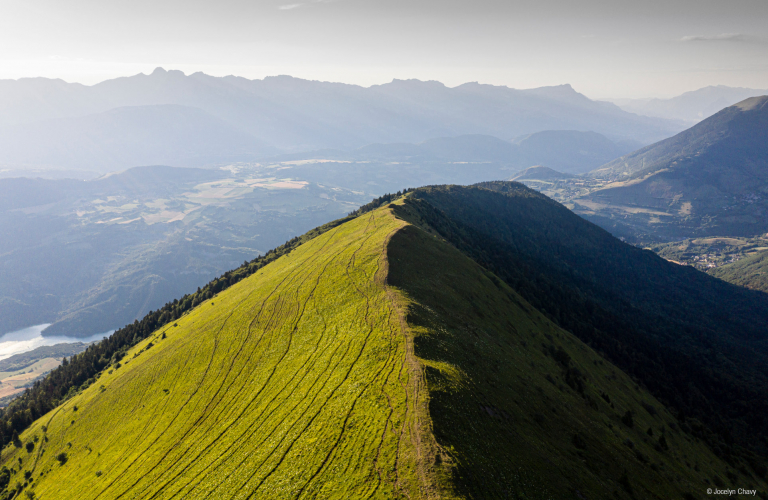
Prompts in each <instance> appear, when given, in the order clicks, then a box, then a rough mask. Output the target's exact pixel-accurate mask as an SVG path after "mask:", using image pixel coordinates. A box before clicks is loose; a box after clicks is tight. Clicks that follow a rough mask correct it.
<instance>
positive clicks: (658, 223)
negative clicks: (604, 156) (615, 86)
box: [575, 96, 768, 239]
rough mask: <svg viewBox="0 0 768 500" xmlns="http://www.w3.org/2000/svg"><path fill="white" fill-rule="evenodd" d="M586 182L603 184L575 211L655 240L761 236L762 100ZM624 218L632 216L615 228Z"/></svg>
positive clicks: (765, 168) (766, 105) (766, 102)
mask: <svg viewBox="0 0 768 500" xmlns="http://www.w3.org/2000/svg"><path fill="white" fill-rule="evenodd" d="M590 176H591V177H593V178H596V179H599V180H603V181H606V182H608V184H607V185H606V186H605V187H603V188H602V189H598V190H597V191H594V192H592V193H590V194H589V195H587V196H586V197H584V198H583V199H577V200H575V201H576V203H577V204H583V205H584V207H582V208H589V209H591V210H595V211H597V215H598V216H602V217H609V218H615V219H617V220H618V221H619V222H625V223H627V224H630V225H634V226H637V227H638V228H642V229H643V230H644V231H646V232H654V233H656V234H657V235H659V236H661V237H663V238H670V237H671V238H672V239H674V238H684V237H693V236H704V235H731V236H754V235H756V234H758V233H761V232H766V231H767V230H768V219H766V218H765V213H766V210H768V199H767V198H766V190H767V189H768V96H762V97H753V98H750V99H747V100H745V101H742V102H740V103H738V104H736V105H734V106H730V107H728V108H725V109H723V110H722V111H720V112H719V113H717V114H715V115H714V116H712V117H710V118H708V119H706V120H704V121H702V122H701V123H699V124H697V125H695V126H694V127H692V128H690V129H688V130H686V131H685V132H681V133H680V134H678V135H676V136H674V137H671V138H669V139H666V140H664V141H661V142H659V143H656V144H653V145H651V146H647V147H645V148H643V149H640V150H638V151H636V152H634V153H632V154H630V155H627V156H624V157H621V158H619V159H617V160H614V161H612V162H610V163H608V164H607V165H604V166H603V167H601V168H599V169H597V170H594V171H592V172H591V173H590ZM628 214H640V215H638V216H635V215H630V220H628V221H622V220H621V219H623V218H626V217H627V215H628Z"/></svg>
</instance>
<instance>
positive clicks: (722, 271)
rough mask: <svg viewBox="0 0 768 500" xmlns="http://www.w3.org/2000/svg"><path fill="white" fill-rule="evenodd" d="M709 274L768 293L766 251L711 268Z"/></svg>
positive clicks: (767, 252)
mask: <svg viewBox="0 0 768 500" xmlns="http://www.w3.org/2000/svg"><path fill="white" fill-rule="evenodd" d="M709 274H711V275H712V276H716V277H718V278H720V279H721V280H723V281H727V282H729V283H733V284H734V285H739V286H745V287H747V288H751V289H753V290H761V291H763V292H766V293H768V251H762V252H758V253H756V254H754V255H750V256H748V257H745V258H743V259H741V260H738V261H736V262H734V263H732V264H726V265H724V266H720V267H718V268H715V269H712V270H711V271H709Z"/></svg>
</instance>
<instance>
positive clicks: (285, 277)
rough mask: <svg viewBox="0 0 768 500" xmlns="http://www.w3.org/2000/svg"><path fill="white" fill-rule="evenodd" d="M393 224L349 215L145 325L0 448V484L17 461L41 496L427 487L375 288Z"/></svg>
mask: <svg viewBox="0 0 768 500" xmlns="http://www.w3.org/2000/svg"><path fill="white" fill-rule="evenodd" d="M401 225H402V222H399V221H397V220H396V219H394V217H392V216H391V214H390V213H389V212H387V211H377V212H373V213H371V214H366V215H364V216H361V217H359V218H357V219H355V220H353V221H351V222H349V223H347V224H344V225H342V226H339V227H337V228H335V229H333V230H331V231H328V232H327V233H325V234H323V235H321V236H319V237H317V238H315V239H313V240H311V241H310V242H308V243H306V244H304V245H302V246H301V247H300V248H298V249H296V250H294V251H293V252H292V253H290V254H289V255H286V256H284V257H282V258H280V259H278V260H277V261H275V262H274V263H272V264H270V265H269V266H267V267H265V268H264V269H262V270H260V271H259V272H257V273H256V274H255V275H253V276H251V277H249V278H248V279H245V280H243V281H242V282H240V283H238V284H236V285H234V286H233V287H231V288H230V289H228V290H226V291H224V292H222V293H220V294H219V295H218V296H216V297H213V298H212V299H211V300H209V301H206V302H204V303H202V304H201V305H200V306H198V307H197V308H196V309H194V310H193V311H192V312H191V313H189V314H187V315H185V316H183V317H182V318H181V319H179V320H178V321H177V322H176V324H175V325H174V324H169V325H167V326H166V327H164V328H162V329H160V330H159V331H157V332H156V333H155V334H154V335H153V336H152V337H151V338H149V339H146V340H145V341H143V342H141V343H140V344H138V345H137V346H136V347H135V348H133V349H132V350H131V351H129V352H128V355H127V356H126V357H125V358H124V359H123V361H122V364H121V365H120V366H119V367H118V365H113V366H111V367H110V369H109V370H108V371H107V372H106V373H104V374H103V375H102V376H101V377H100V378H99V379H98V380H97V381H96V383H95V384H93V385H92V386H91V387H89V388H88V389H86V390H84V391H83V392H82V393H81V394H79V395H77V396H75V397H73V398H72V399H70V400H69V401H67V402H66V403H65V404H63V405H61V406H60V407H59V408H57V409H56V410H54V411H53V412H51V413H50V414H48V415H46V416H45V417H43V418H42V419H39V420H38V421H37V422H36V423H35V424H34V425H33V426H32V427H31V428H29V429H28V430H27V431H26V432H24V433H23V435H22V436H21V439H22V441H23V442H24V443H26V442H28V441H30V442H33V443H35V442H36V444H35V445H34V448H33V450H32V451H31V452H28V451H27V449H26V448H24V447H22V448H21V449H17V448H14V447H13V445H10V446H8V447H6V448H5V450H3V453H2V462H3V464H4V465H5V466H7V467H9V468H12V469H13V471H14V473H13V475H12V477H11V478H10V487H11V488H12V487H13V486H14V485H15V484H16V483H17V482H20V483H22V484H23V483H25V479H24V474H25V472H27V471H28V472H30V473H31V477H32V479H31V481H29V485H28V486H27V487H26V489H27V491H33V492H34V493H35V494H36V495H37V497H38V498H42V499H57V500H65V499H70V498H71V499H78V500H82V499H89V498H92V499H97V498H98V499H118V498H124V499H129V498H148V499H149V498H168V499H171V498H177V499H192V498H200V499H204V498H211V499H220V498H233V499H247V498H270V499H272V498H295V497H297V496H304V497H313V496H320V497H323V498H344V499H346V498H397V497H400V496H403V497H411V498H417V497H429V496H432V495H436V494H437V493H439V490H438V489H437V486H436V484H435V483H434V481H433V478H434V477H436V474H435V469H436V468H435V467H434V466H433V465H432V464H431V462H430V464H429V467H430V469H431V470H427V467H425V466H423V465H422V464H421V458H420V456H419V453H421V451H422V450H429V449H430V444H429V436H428V434H426V433H425V432H423V428H424V426H423V424H420V421H421V419H420V416H419V404H420V403H419V401H420V399H419V398H418V397H417V396H418V394H419V389H418V385H417V384H416V383H415V379H414V374H416V375H418V371H413V370H412V369H411V368H410V367H411V366H412V365H411V364H409V363H408V362H407V359H406V358H407V356H406V352H407V350H406V338H405V336H404V335H403V331H402V329H401V322H400V318H399V316H398V314H397V310H396V308H395V307H393V302H392V299H393V297H392V296H390V295H388V294H387V292H386V287H385V286H384V277H385V276H386V260H385V253H384V249H385V247H386V241H387V239H388V237H389V235H390V234H392V233H393V231H395V230H397V228H399V227H400V226H401ZM422 391H423V389H422ZM421 401H423V398H422V399H421ZM422 413H423V408H422ZM62 453H64V454H66V461H64V463H61V462H62V460H58V459H57V457H59V456H61V457H62V458H63V456H62V455H60V454H62ZM434 455H435V454H434V452H429V458H430V459H431V458H432V457H434ZM438 468H439V467H438Z"/></svg>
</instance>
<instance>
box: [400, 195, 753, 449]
mask: <svg viewBox="0 0 768 500" xmlns="http://www.w3.org/2000/svg"><path fill="white" fill-rule="evenodd" d="M484 188H487V189H484ZM489 189H491V190H495V191H497V192H492V191H490V190H489ZM407 203H408V204H409V205H410V206H412V209H413V210H414V211H416V212H417V213H418V214H419V217H420V218H421V220H424V221H425V222H427V223H428V224H430V225H431V226H432V227H434V228H436V230H437V231H439V233H440V234H441V235H442V236H443V237H445V238H446V239H447V240H449V241H450V242H451V243H453V244H454V245H455V246H457V247H458V248H459V249H460V250H462V251H463V252H464V253H466V254H467V255H470V256H472V258H473V259H475V260H476V261H477V262H480V263H481V264H482V265H483V266H485V267H486V268H488V269H490V270H492V271H493V272H494V273H496V274H497V275H498V276H499V277H500V278H501V279H503V280H504V281H506V282H507V283H509V284H510V285H511V286H512V288H514V289H515V290H516V291H518V292H519V293H520V294H521V295H522V296H523V297H524V298H525V299H526V300H528V301H529V302H530V303H531V304H532V305H533V306H534V307H536V308H537V309H539V310H540V311H542V312H543V313H545V314H546V315H547V316H548V317H549V318H550V319H552V320H554V321H556V322H557V323H558V324H559V325H560V326H562V327H563V328H565V329H566V330H568V331H571V332H573V333H574V334H575V335H576V336H578V337H579V338H580V339H581V340H582V341H584V342H586V343H587V344H589V345H590V346H591V347H593V348H594V349H596V350H597V351H598V352H601V353H602V354H604V355H605V356H606V358H607V359H609V360H610V361H612V362H613V363H615V364H616V365H617V366H618V367H619V368H621V369H623V370H624V371H625V372H628V373H629V374H630V375H632V376H633V377H635V378H636V379H637V380H638V381H640V382H642V383H643V384H644V385H645V386H646V387H648V388H649V389H650V391H651V392H652V393H653V394H654V395H655V396H656V397H657V398H659V399H660V400H661V401H663V402H664V403H665V404H666V405H667V406H670V407H672V408H674V410H675V411H676V412H677V414H678V415H679V416H681V417H682V418H684V419H686V420H687V422H688V423H687V424H686V425H687V426H689V427H688V428H689V429H691V430H692V431H694V432H695V433H696V435H697V436H699V437H700V438H701V439H705V440H707V441H708V442H709V443H710V444H711V445H712V446H713V447H716V449H717V450H718V452H719V453H721V454H723V455H731V454H733V455H743V456H742V459H741V460H745V461H748V460H752V459H751V458H748V457H750V456H752V453H757V454H758V455H762V456H763V457H765V456H766V455H768V427H767V426H766V420H765V419H764V417H763V415H765V414H766V412H768V376H766V373H765V370H764V367H765V366H767V365H768V347H767V345H766V343H767V342H768V329H767V328H766V326H765V325H767V324H768V296H766V295H765V294H763V293H760V292H755V291H750V290H746V289H743V288H741V287H737V286H734V285H731V284H728V283H724V282H722V281H720V280H717V279H714V278H712V277H710V276H707V275H706V274H704V273H701V272H699V271H696V270H695V269H692V268H690V267H684V266H678V265H676V264H672V263H670V262H667V261H665V260H663V259H661V258H660V257H658V256H656V255H655V254H654V253H653V252H651V251H647V250H641V249H639V248H636V247H633V246H630V245H627V244H625V243H622V242H621V241H619V240H617V239H616V238H613V237H612V236H611V235H610V234H609V233H607V232H606V231H604V230H602V229H600V228H599V227H597V226H595V225H593V224H591V223H589V222H587V221H585V220H583V219H582V218H580V217H578V216H577V215H575V214H573V212H571V211H569V210H568V209H566V208H565V207H563V206H562V205H560V204H558V203H556V202H554V201H552V200H550V199H548V198H546V197H545V196H543V195H541V194H539V193H536V192H535V191H532V190H530V189H528V188H526V187H524V186H522V185H521V184H517V183H507V182H498V183H483V184H481V185H479V186H477V187H460V186H436V187H431V188H424V189H420V190H417V191H416V192H415V193H413V195H411V196H409V198H408V202H407ZM704 359H705V360H706V363H702V360H704ZM712 408H718V411H717V412H713V411H712V410H711V409H712ZM758 436H759V437H758ZM748 450H752V451H748ZM742 452H743V453H742ZM745 457H747V458H745Z"/></svg>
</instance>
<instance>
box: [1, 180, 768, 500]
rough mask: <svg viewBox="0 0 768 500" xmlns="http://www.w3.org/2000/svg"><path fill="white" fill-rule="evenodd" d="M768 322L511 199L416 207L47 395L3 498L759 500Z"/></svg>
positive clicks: (322, 231)
mask: <svg viewBox="0 0 768 500" xmlns="http://www.w3.org/2000/svg"><path fill="white" fill-rule="evenodd" d="M767 319H768V299H766V296H765V295H764V294H762V293H759V292H753V291H750V290H746V289H743V288H740V287H737V286H733V285H730V284H727V283H724V282H722V281H720V280H717V279H715V278H712V277H710V276H707V275H706V274H703V273H699V272H697V271H695V270H693V269H690V268H685V267H681V266H676V265H674V264H671V263H669V262H666V261H664V260H663V259H661V258H659V257H657V256H656V255H654V254H653V253H651V252H648V251H644V250H641V249H638V248H635V247H632V246H629V245H626V244H624V243H622V242H620V241H618V240H616V239H615V238H613V237H611V236H610V235H609V234H608V233H607V232H605V231H604V230H602V229H600V228H598V227H596V226H594V225H593V224H591V223H589V222H587V221H585V220H583V219H581V218H580V217H578V216H577V215H575V214H573V213H572V212H570V211H569V210H568V209H566V208H565V207H563V206H562V205H559V204H558V203H556V202H553V201H552V200H550V199H548V198H546V197H544V196H543V195H541V194H538V193H536V192H534V191H532V190H530V189H528V188H526V187H524V186H522V185H521V184H517V183H508V182H498V183H485V184H481V185H478V186H473V187H460V186H434V187H429V188H422V189H417V190H410V191H409V192H407V193H406V194H405V195H404V196H398V195H388V196H385V197H383V198H380V199H377V200H374V202H372V203H370V204H369V205H366V206H364V207H362V208H361V209H360V210H358V211H356V212H355V213H353V214H351V215H350V216H348V217H346V218H344V219H340V220H337V221H335V222H332V223H329V224H326V225H325V226H321V227H319V228H317V229H315V230H313V231H311V232H309V233H307V234H306V235H304V236H302V237H299V238H296V239H294V240H291V241H289V242H287V243H286V244H285V245H284V246H282V247H279V248H277V249H275V250H273V251H271V252H269V253H268V254H267V255H265V256H263V257H260V258H257V259H254V260H253V261H251V262H246V263H244V264H243V265H242V266H241V267H239V268H238V269H235V270H233V271H231V272H228V273H225V274H224V275H222V276H221V277H219V278H217V279H215V280H214V281H212V282H211V283H209V284H208V285H207V286H205V287H203V288H202V289H200V290H199V291H197V292H196V293H193V294H191V295H187V296H184V297H180V298H179V299H178V300H174V301H173V302H169V303H168V304H166V305H165V306H164V307H162V308H161V309H160V310H157V311H153V312H151V313H150V314H149V315H148V316H147V317H145V318H144V319H143V320H141V321H137V322H135V323H133V324H131V325H128V326H126V327H125V328H123V329H121V330H119V331H117V332H116V333H115V334H114V335H113V336H112V337H111V338H110V339H109V340H107V341H105V342H102V343H99V344H97V345H94V346H91V347H90V348H89V349H88V350H86V351H85V352H84V353H82V354H80V355H77V356H75V357H73V358H72V359H70V360H69V362H68V363H66V364H64V365H63V366H62V367H60V368H58V369H56V370H55V371H53V372H52V373H51V374H50V375H49V376H48V377H47V378H46V379H45V380H44V381H42V382H41V383H39V384H37V385H36V386H35V387H34V388H32V389H31V390H30V391H28V392H27V393H25V394H24V395H23V396H22V397H21V398H20V399H18V400H16V401H15V402H14V404H13V405H11V407H9V408H8V410H7V411H6V412H5V413H4V414H3V415H2V424H3V425H2V426H0V434H1V435H2V439H3V443H5V444H6V446H5V447H4V448H3V450H2V455H0V460H1V461H2V464H3V466H4V467H5V468H3V469H0V486H2V487H3V488H5V491H6V492H9V491H15V492H17V493H16V494H21V493H22V492H23V491H27V492H30V493H34V495H36V497H38V498H53V497H55V498H58V499H69V498H77V499H88V498H103V499H107V498H131V497H140V498H229V497H236V498H239V497H242V498H270V499H272V498H305V497H320V498H411V499H414V498H515V497H517V498H574V499H575V498H620V499H631V498H644V497H654V498H696V497H698V496H701V493H700V492H701V490H702V488H706V487H707V486H708V485H716V486H718V487H724V486H720V485H725V484H739V485H743V487H745V488H750V489H752V488H757V489H763V488H765V486H766V484H765V481H764V475H765V470H766V469H765V457H766V451H765V448H766V445H768V442H766V436H768V430H767V429H766V427H765V425H766V424H765V419H764V415H765V412H766V411H767V410H768V408H766V401H768V397H766V396H767V395H768V384H767V383H766V374H765V373H763V371H761V368H760V367H761V366H765V357H766V355H767V354H768V353H766V351H765V339H766V335H767V333H766V331H765V327H764V325H765V324H766V320H767ZM712 408H717V409H718V411H717V412H713V411H712ZM726 482H727V483H726Z"/></svg>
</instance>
